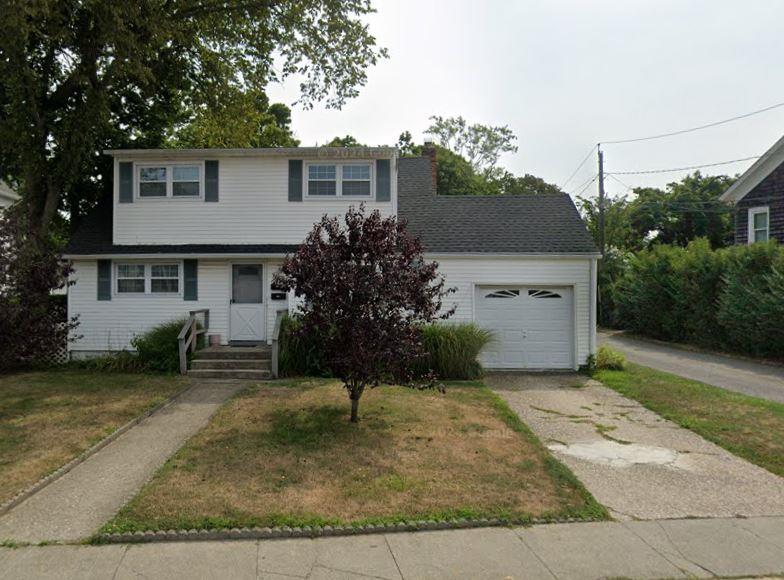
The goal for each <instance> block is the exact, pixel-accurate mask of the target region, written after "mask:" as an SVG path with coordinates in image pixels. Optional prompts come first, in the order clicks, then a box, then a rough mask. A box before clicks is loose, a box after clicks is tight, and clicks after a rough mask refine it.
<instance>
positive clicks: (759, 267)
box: [610, 239, 784, 358]
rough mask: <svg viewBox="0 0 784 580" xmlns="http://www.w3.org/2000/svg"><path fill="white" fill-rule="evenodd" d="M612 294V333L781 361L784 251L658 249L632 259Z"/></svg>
mask: <svg viewBox="0 0 784 580" xmlns="http://www.w3.org/2000/svg"><path fill="white" fill-rule="evenodd" d="M620 271H621V273H620V275H619V279H618V281H617V284H616V285H615V287H614V294H613V300H614V308H615V309H614V311H613V312H612V314H611V316H610V319H611V322H612V323H613V325H614V326H617V327H620V328H625V329H627V330H631V331H633V332H636V333H638V334H642V335H645V336H650V337H653V338H658V339H662V340H670V341H676V342H688V343H692V344H697V345H700V346H705V347H709V348H719V349H726V350H731V351H737V352H743V353H748V354H752V355H757V356H770V357H776V358H781V356H782V353H784V247H781V246H778V245H776V243H775V242H770V243H766V244H752V245H750V246H734V247H731V248H726V249H719V250H712V249H711V248H710V244H709V242H708V241H707V240H704V239H702V240H695V241H694V242H692V243H690V244H689V245H688V246H687V247H685V248H681V247H678V246H667V245H657V246H654V247H653V248H652V249H650V250H643V251H641V252H638V253H637V254H633V255H630V256H629V258H628V259H627V261H626V262H625V263H624V265H623V267H622V268H621V270H620Z"/></svg>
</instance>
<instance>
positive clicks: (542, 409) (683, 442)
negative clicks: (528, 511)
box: [485, 373, 784, 520]
mask: <svg viewBox="0 0 784 580" xmlns="http://www.w3.org/2000/svg"><path fill="white" fill-rule="evenodd" d="M485 382H486V383H487V384H488V385H489V386H490V387H491V388H493V389H494V390H495V391H496V392H497V393H498V394H499V395H500V396H501V397H503V398H504V399H505V400H506V401H507V403H509V406H510V407H511V408H512V409H513V410H514V411H515V412H516V413H517V414H518V415H519V416H520V418H521V419H522V420H523V422H525V423H526V424H527V425H528V426H529V427H530V428H531V429H532V430H533V431H534V433H536V435H537V436H538V437H539V438H540V439H541V440H542V442H543V443H544V444H545V445H546V446H547V447H548V448H549V449H550V450H551V451H552V452H553V453H554V454H555V455H556V457H557V458H558V459H559V460H561V461H562V462H563V463H565V464H566V465H568V466H569V468H571V469H572V471H573V472H574V473H575V475H576V476H577V478H578V479H579V480H580V481H582V483H583V484H584V485H585V486H586V488H588V490H589V491H590V492H591V493H592V494H593V496H594V497H595V498H596V499H597V500H598V501H599V502H600V503H602V504H603V505H605V506H606V507H607V508H608V509H610V511H611V512H612V514H613V516H614V517H616V518H618V519H626V520H629V519H641V520H655V519H673V518H692V517H694V518H719V517H736V516H744V517H751V516H773V515H784V479H781V478H779V477H777V476H776V475H773V474H772V473H770V472H768V471H766V470H764V469H762V468H761V467H757V466H756V465H753V464H751V463H749V462H747V461H745V460H743V459H741V458H739V457H736V456H735V455H732V454H731V453H729V452H727V451H725V450H724V449H722V448H721V447H718V446H717V445H714V444H713V443H710V442H709V441H706V440H705V439H703V438H702V437H700V436H699V435H697V434H695V433H693V432H691V431H689V430H687V429H684V428H682V427H679V426H678V425H675V424H674V423H671V422H670V421H666V420H665V419H663V418H661V417H660V416H659V415H657V414H656V413H653V412H652V411H649V410H647V409H645V408H644V407H643V406H642V405H640V404H639V403H637V402H636V401H633V400H631V399H627V398H625V397H623V396H621V395H619V394H618V393H616V392H615V391H613V390H611V389H608V388H607V387H605V386H603V385H602V384H600V383H598V382H596V381H593V380H590V379H587V378H586V377H583V376H581V375H577V374H521V373H494V374H491V375H489V376H488V377H487V378H486V381H485ZM578 385H583V386H578Z"/></svg>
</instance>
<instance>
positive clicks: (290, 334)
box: [278, 315, 328, 377]
mask: <svg viewBox="0 0 784 580" xmlns="http://www.w3.org/2000/svg"><path fill="white" fill-rule="evenodd" d="M299 328H300V321H299V319H298V318H297V317H294V316H289V315H286V316H284V317H283V320H282V321H281V325H280V345H279V346H280V358H279V360H278V372H279V373H280V376H283V377H291V376H298V375H307V376H327V375H328V372H327V371H326V369H325V365H324V363H323V362H322V360H321V349H319V345H318V339H317V338H316V337H310V336H301V335H300V334H298V332H297V331H298V330H299Z"/></svg>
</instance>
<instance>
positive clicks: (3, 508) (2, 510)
mask: <svg viewBox="0 0 784 580" xmlns="http://www.w3.org/2000/svg"><path fill="white" fill-rule="evenodd" d="M192 387H193V385H190V384H189V385H187V386H185V387H183V388H182V389H180V390H179V391H177V392H176V393H174V394H173V395H171V396H170V397H168V398H167V399H166V400H164V401H162V402H160V403H158V404H157V405H155V406H154V407H152V408H151V409H147V410H146V411H145V412H144V413H142V414H141V415H139V416H137V417H134V418H133V419H131V420H130V421H128V422H127V423H125V424H124V425H122V426H120V427H118V428H117V429H115V430H114V431H112V432H111V433H110V434H109V435H107V436H106V437H104V438H103V439H101V440H100V441H99V442H98V443H96V444H95V445H93V446H92V447H90V448H89V449H87V450H86V451H83V452H82V453H81V454H79V455H77V456H76V457H75V458H74V459H72V460H71V461H69V462H68V463H66V464H65V465H63V466H61V467H59V468H57V469H56V470H54V471H53V472H52V473H50V474H49V475H46V476H44V477H42V478H41V479H39V480H38V481H37V482H35V483H34V484H33V485H31V486H30V487H28V488H26V489H23V490H22V491H20V492H19V493H17V494H16V495H15V496H13V497H12V498H11V499H9V500H8V501H6V502H4V503H2V504H0V516H2V515H3V514H6V513H8V512H9V511H10V510H11V509H13V508H15V507H16V506H18V505H19V504H20V503H22V502H23V501H24V500H26V499H28V498H29V497H31V496H33V495H35V494H36V493H38V492H39V491H41V490H42V489H43V488H45V487H46V486H47V485H49V484H50V483H53V482H54V481H57V480H58V479H60V478H61V477H62V476H63V475H65V474H66V473H68V472H69V471H71V470H72V469H73V468H74V467H76V466H77V465H79V464H80V463H84V462H85V461H86V460H87V459H89V458H90V457H91V456H93V455H95V454H96V453H98V452H99V451H100V450H101V449H103V448H104V447H106V446H107V445H109V443H111V442H112V441H114V440H115V439H117V438H118V437H119V436H120V435H122V434H123V433H125V432H126V431H128V430H129V429H130V428H131V427H135V426H136V425H138V424H139V423H141V422H142V421H144V420H145V419H146V418H147V417H149V416H151V415H152V414H154V413H157V412H158V411H160V410H162V409H164V408H165V407H168V406H169V405H171V404H172V403H174V401H175V400H176V399H177V398H178V397H179V396H180V395H182V394H183V393H185V391H187V390H189V389H191V388H192Z"/></svg>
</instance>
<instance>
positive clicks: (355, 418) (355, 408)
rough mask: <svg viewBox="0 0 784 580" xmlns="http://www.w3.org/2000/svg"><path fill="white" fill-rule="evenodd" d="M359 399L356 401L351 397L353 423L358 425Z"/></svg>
mask: <svg viewBox="0 0 784 580" xmlns="http://www.w3.org/2000/svg"><path fill="white" fill-rule="evenodd" d="M358 411H359V397H357V398H356V399H355V398H354V397H353V396H352V397H351V422H352V423H358V422H359V416H358Z"/></svg>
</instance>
